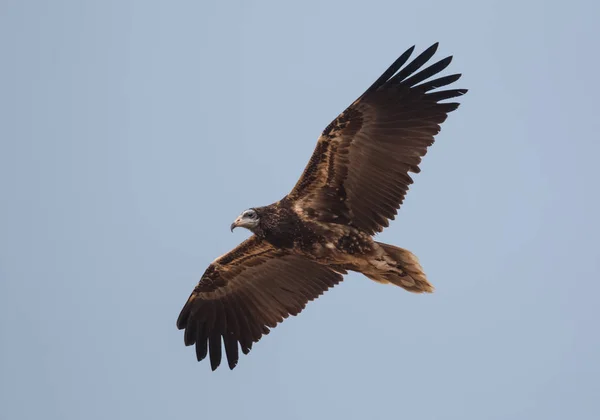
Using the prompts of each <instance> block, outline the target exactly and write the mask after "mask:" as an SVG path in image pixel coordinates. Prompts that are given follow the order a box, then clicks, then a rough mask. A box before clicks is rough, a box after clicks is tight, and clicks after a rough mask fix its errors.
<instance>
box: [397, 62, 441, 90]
mask: <svg viewBox="0 0 600 420" xmlns="http://www.w3.org/2000/svg"><path fill="white" fill-rule="evenodd" d="M451 62H452V56H449V57H446V58H444V59H443V60H440V61H438V62H437V63H435V64H432V65H431V66H429V67H427V68H426V69H423V70H421V71H420V72H418V73H417V74H415V75H414V76H411V77H409V78H408V79H406V80H404V81H403V82H402V83H403V84H405V85H407V86H415V85H416V84H418V83H421V82H422V81H423V80H426V79H428V78H430V77H431V76H433V75H434V74H438V73H439V72H441V71H442V70H444V69H445V68H446V67H448V66H449V65H450V63H451Z"/></svg>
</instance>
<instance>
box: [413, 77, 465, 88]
mask: <svg viewBox="0 0 600 420" xmlns="http://www.w3.org/2000/svg"><path fill="white" fill-rule="evenodd" d="M461 76H462V74H460V73H457V74H451V75H449V76H444V77H440V78H439V79H435V80H430V81H429V82H426V83H423V84H422V85H419V86H417V87H418V88H420V89H421V90H422V91H423V92H429V91H430V90H433V89H437V88H441V87H443V86H447V85H449V84H451V83H454V82H456V81H457V80H458V79H460V77H461Z"/></svg>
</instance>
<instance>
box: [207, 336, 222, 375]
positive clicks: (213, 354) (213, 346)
mask: <svg viewBox="0 0 600 420" xmlns="http://www.w3.org/2000/svg"><path fill="white" fill-rule="evenodd" d="M208 346H209V350H210V353H209V354H210V367H211V369H212V370H213V371H214V370H215V369H217V368H218V367H219V365H220V364H221V334H220V333H219V331H217V330H216V329H214V328H213V330H212V331H211V332H210V336H209V338H208Z"/></svg>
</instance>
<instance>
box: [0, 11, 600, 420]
mask: <svg viewBox="0 0 600 420" xmlns="http://www.w3.org/2000/svg"><path fill="white" fill-rule="evenodd" d="M599 7H600V6H598V3H597V2H595V1H591V0H590V1H571V2H550V1H528V2H520V1H519V2H517V1H506V0H502V1H460V0H456V1H452V2H450V1H444V0H439V1H419V2H400V1H360V2H352V1H335V2H334V1H329V2H326V1H298V2H282V1H247V2H225V1H191V0H190V1H163V2H159V1H141V0H140V1H123V0H119V1H117V0H114V1H95V2H91V1H88V2H85V1H58V0H57V1H26V0H13V1H7V0H2V1H0V52H1V56H0V57H1V60H2V61H1V65H0V121H1V123H0V141H1V146H0V198H1V200H2V201H1V206H0V278H1V282H0V327H1V337H0V338H1V346H0V418H1V419H2V420H17V419H19V420H20V419H60V420H79V419H86V420H88V419H89V420H93V419H103V420H104V419H128V420H129V419H196V418H198V419H207V418H219V419H230V418H231V419H240V418H245V419H262V420H268V419H277V420H280V419H311V420H316V419H335V418H340V419H411V420H413V419H414V420H416V419H461V420H462V419H477V420H481V419H499V420H500V419H502V420H505V419H524V420H525V419H526V420H531V419H543V420H549V419H567V418H573V419H578V420H586V419H598V418H600V401H599V398H598V397H599V396H600V338H599V335H600V333H599V331H600V328H599V327H598V321H599V319H600V310H599V303H598V302H599V300H598V299H599V297H598V296H599V293H600V285H599V282H600V246H599V245H598V238H599V236H600V224H599V222H598V215H599V214H600V200H599V199H598V191H599V187H598V182H599V181H600V171H599V169H598V165H600V163H599V161H598V156H599V155H600V146H599V144H600V142H599V138H598V136H599V134H598V133H599V132H600V124H599V117H598V110H599V105H598V104H599V102H598V98H599V96H600V89H599V84H598V74H599V72H600V62H599V59H598V45H599V40H600V31H599V30H598V27H597V25H598V18H599V17H600V10H599ZM435 41H440V43H441V44H440V49H439V53H438V55H436V57H438V58H443V57H445V56H446V55H450V54H453V55H454V61H453V63H452V65H451V67H450V69H449V70H448V73H450V72H462V73H463V74H464V76H463V78H462V79H461V81H460V83H459V84H457V87H464V88H468V89H470V91H469V93H468V94H467V95H466V96H464V97H463V98H462V103H463V104H462V106H461V108H459V110H458V111H457V112H455V113H453V114H452V115H451V116H450V118H449V119H448V121H447V122H446V123H445V124H444V126H443V129H442V132H441V134H440V135H439V136H438V137H437V142H436V144H435V145H434V146H433V147H432V148H431V149H430V153H429V154H428V155H427V156H426V158H425V160H424V162H423V165H422V169H423V172H422V173H421V174H419V175H416V176H415V177H414V178H415V184H414V185H413V187H412V188H411V191H410V193H409V195H408V197H407V200H406V202H405V205H404V206H403V207H402V209H401V211H400V213H399V217H398V219H397V221H395V222H393V223H392V225H391V227H390V228H389V229H388V230H386V231H385V232H384V233H383V234H381V235H380V237H379V238H380V240H382V241H385V242H390V243H393V244H396V245H399V246H402V247H406V248H409V249H411V250H412V251H414V252H415V253H416V254H417V255H418V256H419V257H420V259H421V262H422V264H423V266H424V267H425V270H426V272H427V274H428V276H429V278H430V280H431V281H432V282H433V283H434V284H435V286H436V287H437V292H436V293H435V294H433V295H428V296H419V295H413V294H409V293H406V292H404V291H403V290H401V289H399V288H395V287H392V286H381V285H378V284H375V283H372V282H370V281H369V280H367V279H366V278H364V277H362V276H360V275H357V274H351V275H349V276H348V277H347V279H346V281H345V282H343V283H342V284H341V285H340V286H338V287H336V288H335V289H333V290H332V291H330V292H328V293H327V294H325V295H324V296H322V297H321V298H320V299H318V300H317V301H316V302H313V303H311V304H310V305H309V306H308V307H307V309H306V310H305V311H304V312H303V313H302V314H301V315H300V316H299V317H296V318H291V319H288V320H286V321H285V322H284V323H283V324H281V325H280V326H278V327H277V328H276V329H275V330H273V331H272V333H271V334H270V335H269V336H267V337H265V338H263V340H262V341H260V342H259V343H258V344H257V345H255V346H254V348H253V350H252V352H251V353H250V355H249V356H244V357H242V358H241V360H240V363H239V365H238V367H237V368H236V369H235V370H234V371H229V370H228V369H227V367H226V366H223V367H222V368H220V369H219V370H217V371H216V372H214V373H213V372H211V371H210V366H209V363H207V362H206V361H205V362H203V363H197V362H196V360H195V354H194V351H193V349H192V348H186V347H184V345H183V334H182V332H180V331H178V330H177V329H176V327H175V320H176V318H177V315H178V314H179V311H180V309H181V307H182V305H183V304H184V302H185V300H186V299H187V297H188V295H189V293H190V291H191V290H192V288H193V287H194V285H195V284H196V282H197V281H198V279H199V278H200V276H201V274H202V273H203V271H204V270H205V268H206V267H207V265H208V264H209V263H210V262H211V261H212V260H213V259H214V258H215V257H217V256H219V255H221V254H223V253H225V252H227V251H228V250H230V249H231V248H233V247H234V246H235V245H237V244H238V243H239V242H240V241H242V240H243V239H245V238H246V237H247V236H248V235H249V234H248V232H246V231H243V230H236V231H235V233H234V234H231V233H230V232H229V224H230V223H231V222H232V220H233V219H234V218H235V217H236V216H237V215H238V214H239V213H240V212H241V211H242V210H244V209H246V208H248V207H251V206H259V205H265V204H269V203H271V202H273V201H275V200H278V199H279V198H281V197H282V196H283V195H284V194H286V193H287V192H288V191H289V190H290V189H291V188H292V186H293V185H294V183H295V182H296V180H297V178H298V177H299V176H300V173H301V171H302V169H303V168H304V166H305V164H306V162H307V161H308V158H309V156H310V154H311V153H312V151H313V148H314V146H315V143H316V139H317V137H318V135H319V133H320V132H321V130H322V129H323V128H324V127H325V126H326V125H327V124H328V123H329V122H330V121H331V120H332V119H333V118H334V117H335V116H336V115H337V114H338V113H339V112H340V111H342V110H343V109H344V108H345V107H346V106H347V105H348V104H349V103H350V102H351V101H353V100H354V99H355V98H356V97H357V96H358V95H360V94H361V93H362V92H363V91H364V90H365V89H366V88H367V87H368V86H369V85H370V83H372V82H373V81H374V80H375V79H376V78H377V77H378V76H379V75H380V74H381V72H383V70H385V69H386V68H387V66H388V65H389V64H391V63H392V62H393V61H394V59H395V58H396V57H397V56H398V55H399V54H401V53H402V52H403V51H404V50H405V49H406V48H408V47H410V46H411V45H413V44H416V45H417V48H418V50H419V51H422V50H423V49H424V48H426V47H428V46H429V45H431V44H432V43H433V42H435Z"/></svg>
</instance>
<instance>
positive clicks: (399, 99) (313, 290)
mask: <svg viewBox="0 0 600 420" xmlns="http://www.w3.org/2000/svg"><path fill="white" fill-rule="evenodd" d="M437 47H438V45H437V43H436V44H434V45H432V46H431V47H429V48H428V49H426V50H425V51H424V52H423V53H421V54H419V55H418V56H417V57H416V58H415V59H414V60H412V61H410V62H409V59H410V57H411V55H412V53H413V51H414V47H412V48H410V49H408V50H407V51H406V52H405V53H403V54H402V55H401V56H400V57H399V58H398V59H397V60H396V61H395V62H394V63H393V64H392V65H391V66H390V67H389V68H388V69H387V70H386V71H385V72H384V73H383V74H382V75H381V76H380V77H379V78H378V79H377V80H376V81H375V82H374V83H373V84H372V85H371V86H370V87H369V88H368V89H367V90H366V91H365V92H364V93H363V94H362V95H361V96H360V97H359V98H358V99H356V100H355V101H354V102H353V103H352V104H351V105H350V106H349V107H348V108H347V109H346V110H344V111H343V112H342V113H341V114H340V115H339V116H338V117H337V118H336V119H334V120H333V121H332V122H331V123H330V124H329V125H328V126H327V127H326V128H325V130H323V133H322V134H321V136H320V137H319V139H318V141H317V145H316V147H315V150H314V152H313V154H312V156H311V158H310V160H309V162H308V164H307V166H306V168H305V169H304V171H303V173H302V176H301V177H300V179H299V180H298V182H297V183H296V185H295V186H294V188H293V189H292V191H291V192H290V193H289V194H288V195H287V196H286V197H284V198H283V199H282V200H280V201H278V202H276V203H273V204H271V205H269V206H265V207H259V208H254V211H255V212H256V214H257V215H259V216H260V223H258V224H257V225H256V226H254V227H253V228H252V231H253V233H254V235H253V236H252V237H250V238H249V239H247V240H246V241H244V242H242V243H241V244H240V245H239V246H237V247H236V248H235V249H233V250H232V251H230V252H228V253H227V254H225V255H222V256H221V257H219V258H217V259H216V260H214V261H213V263H212V264H211V265H210V266H209V267H208V268H207V269H206V271H205V273H204V274H203V275H202V277H201V279H200V281H199V283H198V285H197V286H196V287H195V288H194V290H193V292H192V294H191V295H190V297H189V299H188V301H187V302H186V304H185V306H184V307H183V309H182V311H181V313H180V315H179V318H178V320H177V327H178V328H179V329H184V330H185V332H184V342H185V344H186V345H188V346H191V345H195V347H196V357H197V359H198V360H203V359H204V358H206V357H207V356H208V357H209V359H210V364H211V368H212V369H213V370H214V369H216V368H217V367H218V366H219V365H220V363H221V360H222V357H223V354H222V351H223V349H224V350H225V357H226V359H227V362H228V365H229V367H230V368H231V369H233V368H234V367H235V366H236V364H237V363H238V360H239V350H240V349H241V351H242V353H244V354H247V353H248V352H249V351H250V350H251V348H252V345H253V344H254V343H256V342H257V341H259V340H260V339H261V337H262V336H263V335H266V334H268V333H269V331H270V329H272V328H274V327H275V326H276V325H277V324H278V323H280V322H282V321H283V320H284V319H285V318H287V317H288V316H289V315H297V314H299V313H300V312H301V311H302V310H303V309H304V308H305V306H306V304H307V303H308V302H309V301H311V300H314V299H316V298H317V297H318V296H320V295H321V294H322V293H324V292H325V291H326V290H328V289H329V288H331V287H333V286H335V285H336V284H338V283H339V282H340V281H342V279H343V275H344V274H346V273H347V270H354V271H359V272H361V273H363V274H364V275H366V276H367V277H369V278H370V279H372V280H374V281H377V282H380V283H392V284H396V285H398V286H400V287H403V288H404V289H406V290H408V291H411V292H416V293H423V292H431V291H433V286H432V285H431V284H430V283H429V282H428V281H427V278H426V276H425V274H424V272H423V270H422V267H421V265H420V263H419V262H418V259H417V258H416V256H414V255H413V254H412V253H411V252H410V251H408V250H405V249H403V248H398V247H395V246H392V245H387V244H382V243H379V242H376V241H374V240H373V238H372V236H373V235H374V234H376V233H377V232H380V231H381V230H382V229H383V228H385V227H386V226H388V225H389V221H390V220H393V219H394V217H395V216H396V214H397V211H398V209H399V208H400V206H401V204H402V203H403V201H404V197H405V196H406V193H407V191H408V188H409V186H410V184H412V182H413V180H412V178H411V176H410V173H411V172H412V173H418V172H419V171H420V169H419V165H420V163H421V159H422V158H423V156H425V154H426V153H427V149H428V147H429V146H431V145H432V144H433V142H434V136H435V135H436V134H438V133H439V131H440V125H441V124H442V123H443V122H444V121H445V120H446V118H447V115H448V113H450V112H452V111H454V110H455V109H456V108H457V107H458V103H455V102H441V101H445V100H448V99H452V98H456V97H458V96H461V95H463V94H464V93H466V92H467V90H466V89H447V90H436V89H440V88H444V87H445V86H448V85H450V84H452V83H454V82H456V81H457V80H458V79H459V78H460V74H451V75H447V76H441V77H438V78H435V79H432V80H428V79H430V78H431V77H434V76H437V75H438V74H439V73H440V72H441V71H443V70H444V69H445V68H446V67H448V65H449V64H450V63H451V61H452V57H447V58H444V59H442V60H440V61H437V62H436V63H434V64H432V65H430V66H428V67H425V68H424V69H422V70H420V69H421V68H422V67H423V66H425V65H426V63H427V62H428V61H429V60H430V59H431V58H432V57H433V55H434V54H435V52H436V50H437ZM419 70H420V71H419ZM232 226H233V225H232Z"/></svg>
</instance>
